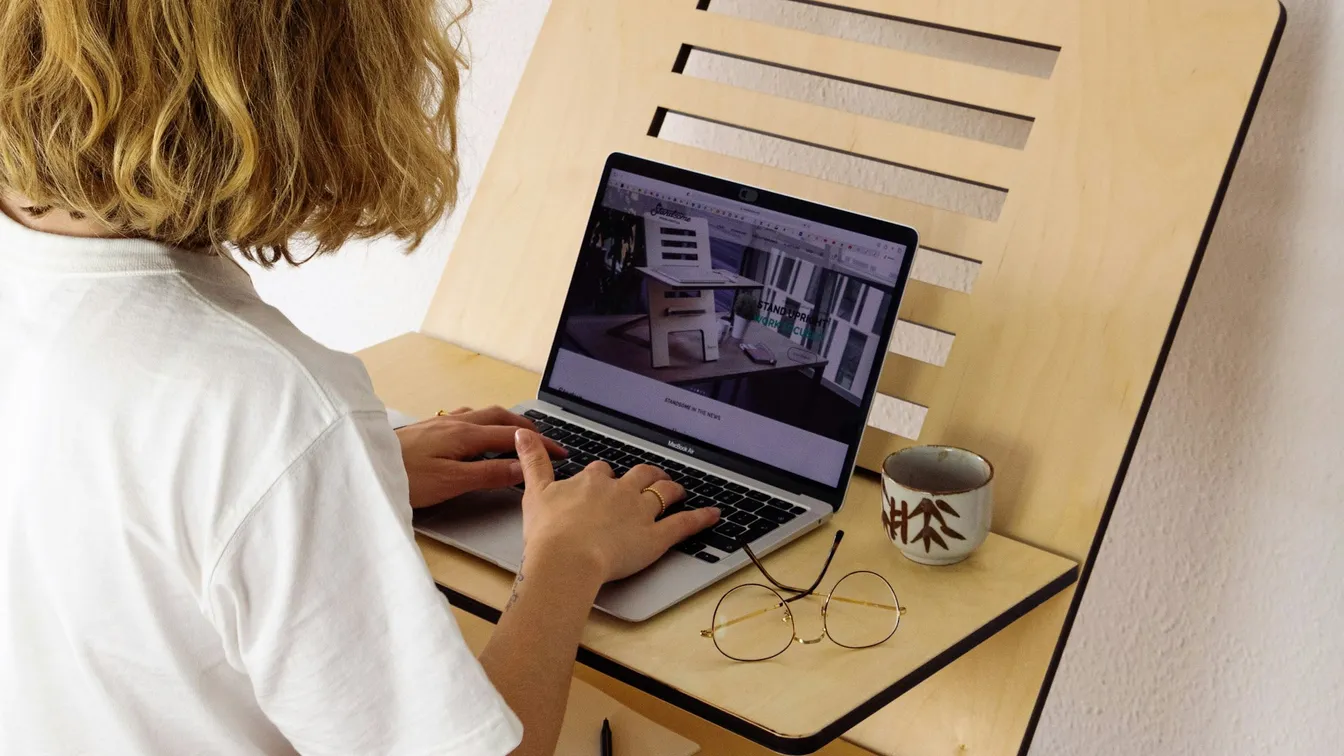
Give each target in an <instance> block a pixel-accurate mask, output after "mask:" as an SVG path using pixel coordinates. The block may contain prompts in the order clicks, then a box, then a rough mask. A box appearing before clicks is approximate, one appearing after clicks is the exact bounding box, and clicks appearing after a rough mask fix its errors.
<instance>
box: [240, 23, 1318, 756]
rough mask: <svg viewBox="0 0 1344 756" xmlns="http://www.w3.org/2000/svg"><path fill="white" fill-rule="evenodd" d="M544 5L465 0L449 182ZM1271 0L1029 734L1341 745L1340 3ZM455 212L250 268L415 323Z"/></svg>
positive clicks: (320, 324) (384, 321)
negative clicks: (1237, 135)
mask: <svg viewBox="0 0 1344 756" xmlns="http://www.w3.org/2000/svg"><path fill="white" fill-rule="evenodd" d="M730 1H731V2H734V3H738V4H743V5H745V4H746V3H745V2H744V0H730ZM547 4H548V3H547V0H478V2H477V10H476V13H475V15H474V16H473V18H472V20H471V21H470V23H469V25H468V34H469V36H470V38H471V41H472V48H473V58H474V59H475V69H474V71H473V72H472V74H471V77H470V80H469V84H468V88H467V92H466V95H465V99H464V102H463V108H462V121H463V130H464V144H463V153H464V156H463V157H464V159H463V163H464V179H465V184H466V186H465V189H466V190H467V191H466V194H465V195H464V199H469V197H470V189H471V188H472V187H474V186H475V183H476V182H477V181H478V180H479V177H480V174H481V171H482V170H483V169H484V163H485V158H486V156H487V155H488V154H489V151H490V149H491V147H492V146H493V144H494V138H495V134H496V133H497V132H498V129H499V127H500V125H501V124H502V122H503V119H504V114H505V112H506V110H507V107H508V103H509V101H510V99H511V97H512V95H513V91H514V88H515V87H516V85H517V82H518V79H519V77H520V76H521V74H522V70H523V66H524V64H525V62H526V56H527V53H528V51H529V50H530V48H531V45H532V43H533V41H534V40H535V38H536V34H537V31H538V29H539V28H540V24H541V20H542V17H543V15H544V13H545V10H546V7H547ZM1286 4H1287V5H1288V11H1289V26H1288V31H1287V34H1286V37H1285V39H1284V43H1283V47H1282V49H1281V50H1280V53H1279V57H1278V61H1277V63H1276V65H1275V69H1274V73H1273V75H1272V76H1271V79H1270V82H1269V85H1268V88H1267V91H1266V94H1265V98H1264V101H1263V103H1262V105H1261V108H1260V111H1259V114H1258V116H1257V118H1256V122H1255V126H1254V128H1253V129H1252V133H1251V137H1250V141H1249V142H1248V144H1247V145H1246V151H1245V153H1244V154H1243V156H1242V159H1241V163H1240V167H1239V168H1238V172H1237V176H1236V179H1235V181H1234V183H1233V187H1232V191H1231V194H1230V195H1229V197H1228V199H1227V202H1226V204H1225V205H1224V208H1223V213H1222V216H1221V220H1220V222H1219V226H1218V229H1217V232H1216V233H1215V235H1214V239H1213V243H1212V244H1211V246H1210V248H1209V250H1208V253H1207V256H1206V258H1205V261H1204V266H1203V269H1202V272H1201V274H1200V277H1199V280H1198V283H1197V284H1196V286H1195V290H1194V294H1193V297H1192V299H1191V302H1190V307H1189V310H1188V311H1187V313H1186V316H1185V320H1184V323H1183V325H1182V327H1181V331H1180V335H1179V337H1178V338H1177V342H1176V346H1175V349H1174V350H1173V353H1172V355H1171V360H1170V363H1169V364H1168V366H1167V370H1166V374H1165V377H1164V378H1163V381H1162V384H1161V387H1160V389H1159V391H1158V395H1157V399H1156V402H1155V403H1154V406H1153V409H1152V412H1151V414H1150V416H1149V418H1148V425H1147V428H1146V430H1145V432H1144V435H1143V438H1142V441H1141V443H1140V447H1139V450H1138V453H1137V455H1136V457H1135V459H1134V463H1133V466H1132V468H1131V471H1130V475H1129V479H1128V481H1127V484H1126V487H1125V491H1124V494H1123V495H1122V497H1121V500H1120V502H1119V504H1118V506H1117V508H1116V512H1115V516H1114V519H1113V520H1112V523H1111V529H1110V532H1109V535H1108V536H1107V539H1106V544H1105V547H1104V548H1103V549H1102V552H1101V555H1100V559H1099V561H1098V563H1097V566H1096V571H1095V573H1094V574H1093V578H1092V583H1091V585H1090V587H1089V588H1088V592H1087V596H1086V599H1085V601H1084V604H1083V611H1082V613H1081V614H1080V616H1079V620H1078V624H1077V626H1076V627H1075V630H1074V633H1073V636H1072V639H1071V641H1070V644H1069V646H1068V650H1067V652H1066V653H1065V657H1064V662H1063V665H1062V667H1061V669H1060V672H1059V676H1058V678H1057V680H1056V682H1055V686H1054V689H1053V692H1052V694H1051V696H1050V699H1049V701H1048V703H1047V706H1046V711H1045V714H1044V717H1043V719H1042V721H1041V725H1040V729H1039V731H1038V733H1037V736H1036V741H1035V746H1034V748H1033V753H1036V754H1049V755H1051V756H1053V755H1054V754H1061V755H1065V754H1067V755H1070V756H1071V755H1073V754H1099V755H1105V756H1109V755H1111V754H1114V755H1115V756H1122V755H1123V756H1129V755H1130V754H1155V755H1164V754H1217V755H1221V754H1262V753H1263V754H1294V756H1298V755H1314V754H1323V755H1324V754H1338V753H1344V545H1341V544H1342V543H1344V391H1341V390H1340V387H1341V384H1344V357H1342V356H1341V355H1344V8H1341V3H1338V2H1331V0H1287V3H1286ZM463 207H465V203H464V205H463ZM458 216H460V213H459V214H458ZM459 220H460V217H457V216H455V217H454V218H451V219H449V220H448V221H446V222H445V224H444V226H443V228H442V229H441V230H440V232H439V233H437V234H436V235H435V236H433V237H432V238H431V239H429V240H428V241H427V243H426V245H425V247H424V248H423V249H422V250H421V251H420V252H418V253H416V254H415V255H412V256H410V257H405V256H403V255H402V253H401V252H400V250H399V249H398V248H397V247H396V245H394V244H388V243H382V242H379V243H373V244H368V245H360V246H359V247H358V248H354V249H350V250H345V251H344V252H343V253H342V254H341V255H340V256H338V257H336V258H332V259H330V260H321V261H318V262H315V263H313V264H311V265H310V266H308V267H305V268H304V269H303V270H301V271H299V272H297V273H294V272H272V273H267V274H262V275H258V276H257V279H258V287H259V288H260V289H261V291H262V293H263V294H264V295H265V296H266V297H267V298H268V299H270V300H271V301H272V302H274V303H275V304H277V305H279V306H280V307H281V308H282V309H284V310H285V311H286V312H287V313H288V314H289V315H290V317H291V318H293V319H294V320H295V321H296V322H297V323H298V324H299V325H300V326H301V327H303V328H304V329H305V330H307V331H308V332H309V333H311V334H313V335H314V336H316V337H317V338H319V339H321V340H322V341H324V342H326V343H328V344H330V345H332V346H334V347H337V348H341V349H347V350H354V349H358V348H361V347H363V346H367V345H369V344H372V343H375V342H377V341H380V340H382V339H385V338H389V337H391V336H395V335H397V334H399V333H402V332H405V331H408V330H413V329H415V328H416V327H418V325H419V323H420V320H421V318H422V317H423V314H424V312H425V310H426V308H427V306H428V303H429V300H430V298H431V296H432V295H433V291H434V286H435V284H436V282H437V279H438V276H439V273H440V271H441V269H442V267H443V263H444V260H445V259H446V257H447V254H448V250H449V249H450V248H451V246H452V240H453V238H454V237H455V236H456V232H457V228H458V222H459Z"/></svg>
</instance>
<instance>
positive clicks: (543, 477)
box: [514, 428, 555, 493]
mask: <svg viewBox="0 0 1344 756" xmlns="http://www.w3.org/2000/svg"><path fill="white" fill-rule="evenodd" d="M514 445H515V447H516V448H517V449H518V462H519V463H520V464H521V465H522V467H523V482H524V483H525V484H526V485H527V490H528V492H529V493H532V492H540V491H544V490H546V487H547V486H549V485H551V484H552V483H554V482H555V470H554V469H552V468H551V458H550V457H549V456H547V454H546V447H545V446H544V445H543V444H542V443H541V436H538V435H537V434H536V433H534V432H532V431H530V430H525V429H522V428H519V429H518V430H517V431H515V432H514Z"/></svg>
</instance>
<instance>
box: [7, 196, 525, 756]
mask: <svg viewBox="0 0 1344 756" xmlns="http://www.w3.org/2000/svg"><path fill="white" fill-rule="evenodd" d="M0 355H3V359H0V418H3V422H4V428H3V429H0V445H3V448H2V449H0V467H2V468H3V474H0V492H2V493H0V554H3V557H2V558H0V595H2V596H3V598H2V599H0V607H3V609H4V611H3V613H0V744H6V745H7V746H12V747H14V748H15V751H14V752H15V753H38V752H45V753H80V752H87V753H191V752H215V751H217V750H218V748H219V744H221V743H230V744H231V747H230V748H229V752H230V753H240V754H242V753H272V754H273V753H282V752H286V751H288V750H290V749H291V748H292V747H293V746H302V747H303V748H305V749H306V750H309V751H331V750H334V751H340V752H352V753H353V752H361V753H373V752H385V751H394V750H397V748H401V747H406V749H407V750H408V751H409V750H411V747H419V746H429V745H431V743H425V742H419V743H407V742H403V741H400V740H399V738H400V737H406V736H410V737H415V735H413V734H414V733H416V732H419V733H420V736H419V737H423V736H424V734H425V733H424V730H423V727H408V728H388V727H386V726H385V725H386V723H387V722H393V721H397V720H398V719H400V718H402V717H408V716H410V717H414V716H416V715H417V714H421V715H424V714H425V713H426V712H417V707H416V706H414V705H408V703H407V702H406V701H397V700H396V699H395V698H394V697H392V696H389V695H388V694H389V693H390V692H392V691H396V690H405V689H406V687H407V684H408V683H409V684H410V685H412V687H414V688H415V689H417V690H422V691H423V695H424V697H425V698H424V703H425V705H433V706H435V707H438V711H437V712H434V715H433V716H432V717H425V718H422V719H420V720H419V724H421V725H423V723H424V722H425V721H434V720H436V719H437V720H439V721H442V722H444V727H443V728H436V732H435V733H434V734H435V735H436V736H439V737H443V738H456V737H460V736H461V734H462V733H471V732H474V731H475V730H477V728H478V726H479V725H481V724H482V723H487V724H488V723H490V722H494V723H495V726H496V729H497V730H498V732H496V733H494V734H493V735H492V734H491V733H489V732H488V731H487V732H485V733H481V734H480V736H481V737H484V738H485V740H483V741H482V743H480V744H481V745H484V744H485V743H489V742H492V741H496V746H497V748H498V747H499V746H501V745H502V747H507V743H504V742H503V741H507V740H508V739H509V738H510V737H511V733H510V730H511V728H512V726H513V725H511V724H510V722H509V719H510V718H511V715H507V714H506V713H505V712H506V709H505V708H504V707H503V706H502V704H501V703H500V702H499V701H498V698H497V697H496V696H494V694H493V691H491V690H490V689H489V686H488V685H487V684H486V683H485V680H484V677H483V675H482V674H481V672H480V669H479V667H477V666H476V664H475V660H474V659H472V657H471V656H470V654H469V653H467V652H466V650H465V648H463V646H462V643H461V640H460V638H458V637H457V636H456V634H455V633H454V632H453V631H452V628H453V626H452V622H451V619H450V618H446V615H447V612H446V608H445V607H444V605H443V602H442V600H441V599H439V598H438V597H437V596H434V595H432V594H433V592H434V589H433V586H432V583H430V582H429V581H428V580H426V579H425V576H424V571H425V568H424V566H423V564H422V563H418V562H416V561H415V558H416V557H415V554H414V552H413V550H408V549H406V548H405V543H406V542H407V540H408V539H409V538H410V535H409V517H410V510H409V507H408V506H407V505H406V500H407V494H406V488H405V486H406V481H405V472H404V470H402V469H400V462H401V460H400V454H399V450H398V447H397V440H396V438H395V436H394V435H393V433H392V431H391V428H390V426H389V425H388V424H387V419H386V416H385V414H384V413H383V409H382V406H381V404H380V403H379V402H378V400H377V398H376V397H375V396H374V395H373V393H372V390H371V388H370V386H369V383H368V378H367V376H366V375H365V373H364V371H363V368H362V366H361V365H360V364H359V362H358V361H357V360H355V359H354V358H352V357H349V356H346V355H340V354H337V353H334V352H330V351H328V350H326V349H324V348H322V347H321V346H319V345H317V344H316V343H314V342H312V341H311V340H309V339H307V338H306V337H304V336H303V335H302V334H301V333H299V332H298V331H297V330H296V329H295V328H294V327H293V326H292V325H290V324H289V322H288V321H287V320H285V318H284V317H283V316H282V315H280V314H279V313H278V312H276V311H275V310H273V309H271V308H269V307H267V306H266V305H265V304H263V303H262V302H261V301H260V300H259V299H257V297H256V295H255V293H254V292H253V291H252V288H251V284H250V281H249V279H248V277H247V275H246V274H245V273H244V272H243V271H242V270H241V269H240V268H239V267H238V266H237V265H235V264H234V263H233V262H231V261H230V260H228V259H227V258H224V257H220V256H207V255H200V254H192V253H184V252H177V251H172V250H170V249H169V248H167V247H163V246H160V245H157V244H153V243H150V242H144V241H137V240H100V239H75V238H67V237H58V236H51V235H46V234H39V233H36V232H33V231H30V230H28V229H25V228H23V227H22V226H20V225H19V224H17V223H15V222H14V221H13V220H11V219H9V218H8V217H5V216H4V215H3V214H0ZM333 466H337V467H339V468H340V469H337V470H333V469H332V467H333ZM312 507H320V508H321V509H323V510H326V511H322V512H318V513H314V512H312V511H309V510H310V509H311V508H312ZM407 554H410V557H411V558H410V559H407V558H405V557H406V555H407ZM407 592H419V593H428V594H431V595H427V596H420V597H418V599H419V600H418V601H415V600H408V598H409V597H407V596H404V595H399V594H404V593H407ZM415 606H429V607H433V608H434V609H435V610H436V612H432V613H430V614H429V615H425V614H424V613H423V612H419V613H416V612H411V614H412V615H413V616H409V617H403V616H397V615H398V614H399V613H400V614H405V613H406V612H405V608H406V607H415ZM398 608H400V609H401V611H400V612H399V611H398ZM435 613H437V615H438V616H434V614H435ZM417 614H418V615H419V616H414V615H417ZM306 616H308V617H315V616H322V617H323V618H324V619H323V621H322V622H321V623H313V624H305V623H304V619H303V618H304V617H306ZM351 644H356V645H358V646H360V647H362V648H366V649H369V650H370V651H371V652H372V653H371V655H370V656H369V657H367V658H363V659H360V660H358V661H357V662H355V661H351V660H347V659H341V658H332V657H331V652H332V650H334V649H342V648H349V647H350V646H351ZM379 649H381V651H380V650H379ZM416 656H419V659H418V661H417V663H418V664H426V663H429V668H430V669H434V665H433V664H432V662H433V661H434V660H435V659H436V658H437V659H438V660H439V661H440V662H441V664H439V665H438V667H437V670H436V671H434V672H432V673H431V674H430V675H429V676H428V677H427V676H426V675H425V674H424V669H421V670H418V671H417V673H416V675H415V678H416V679H415V680H414V681H413V682H412V681H410V680H408V679H407V675H406V674H405V672H406V670H405V667H406V665H407V663H408V661H409V660H410V659H412V658H415V657H416ZM347 662H349V663H355V664H358V667H359V668H358V669H353V668H351V667H350V666H349V665H348V664H347ZM376 667H381V669H377V668H376ZM355 680H357V681H358V689H352V687H351V684H350V682H351V681H355ZM425 688H430V689H425ZM150 691H152V695H149V694H148V692H150ZM483 694H484V695H483ZM431 702H432V703H431ZM333 707H339V708H341V709H345V711H341V712H333V711H332V709H333ZM333 714H337V716H333ZM319 723H320V726H321V730H320V731H311V729H310V728H313V727H316V726H318V725H319ZM280 728H284V734H283V735H282V734H281V729H280ZM291 741H292V743H293V745H291ZM440 742H443V741H440Z"/></svg>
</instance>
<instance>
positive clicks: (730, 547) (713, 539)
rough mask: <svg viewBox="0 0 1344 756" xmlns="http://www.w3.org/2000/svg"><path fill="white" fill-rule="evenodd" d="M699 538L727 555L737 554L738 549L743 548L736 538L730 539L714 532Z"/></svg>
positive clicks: (703, 534) (701, 535)
mask: <svg viewBox="0 0 1344 756" xmlns="http://www.w3.org/2000/svg"><path fill="white" fill-rule="evenodd" d="M698 538H699V539H700V540H702V541H704V542H705V545H707V546H712V547H714V548H716V549H718V550H719V551H722V552H723V553H725V554H735V553H737V550H738V549H740V548H742V546H741V544H739V543H738V542H737V539H736V538H729V537H727V536H725V535H722V534H720V533H715V532H714V531H712V530H711V531H709V532H708V533H701V534H700V535H699V536H698Z"/></svg>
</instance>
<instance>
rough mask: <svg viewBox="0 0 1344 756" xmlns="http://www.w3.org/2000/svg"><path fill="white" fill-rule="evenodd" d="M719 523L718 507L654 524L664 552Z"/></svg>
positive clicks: (684, 513) (688, 512)
mask: <svg viewBox="0 0 1344 756" xmlns="http://www.w3.org/2000/svg"><path fill="white" fill-rule="evenodd" d="M718 521H719V510H718V508H717V507H705V508H704V509H692V510H689V511H686V512H678V513H676V514H674V515H672V516H671V517H665V518H663V519H662V520H659V521H658V522H657V523H655V524H654V528H655V532H656V533H657V537H658V539H659V545H660V546H661V547H662V549H663V550H664V551H666V550H667V549H670V548H672V547H673V546H675V545H677V544H679V543H681V542H682V541H684V540H686V539H687V538H690V537H691V536H693V535H695V534H696V533H699V532H700V531H702V530H704V529H705V528H708V527H710V526H712V525H713V524H714V523H716V522H718Z"/></svg>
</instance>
